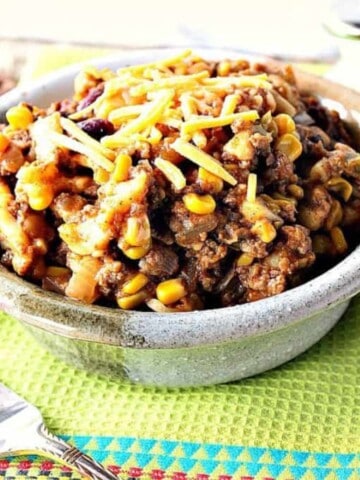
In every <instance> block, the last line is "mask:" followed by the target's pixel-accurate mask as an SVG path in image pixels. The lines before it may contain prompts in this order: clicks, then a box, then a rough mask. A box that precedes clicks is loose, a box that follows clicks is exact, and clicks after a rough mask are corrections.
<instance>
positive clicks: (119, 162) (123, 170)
mask: <svg viewBox="0 0 360 480" xmlns="http://www.w3.org/2000/svg"><path fill="white" fill-rule="evenodd" d="M131 165H132V160H131V157H130V155H126V154H124V153H119V155H118V156H117V157H116V159H115V168H114V170H113V172H112V175H111V179H112V180H114V182H123V181H125V180H128V178H129V170H130V168H131Z"/></svg>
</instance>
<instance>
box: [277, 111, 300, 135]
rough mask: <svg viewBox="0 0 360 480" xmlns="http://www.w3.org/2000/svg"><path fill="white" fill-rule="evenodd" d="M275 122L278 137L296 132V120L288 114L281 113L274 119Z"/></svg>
mask: <svg viewBox="0 0 360 480" xmlns="http://www.w3.org/2000/svg"><path fill="white" fill-rule="evenodd" d="M274 121H275V123H276V125H277V128H278V135H279V136H281V135H284V134H285V133H293V132H295V129H296V126H295V122H294V120H293V119H292V118H291V117H290V115H287V114H286V113H279V114H278V115H276V117H274Z"/></svg>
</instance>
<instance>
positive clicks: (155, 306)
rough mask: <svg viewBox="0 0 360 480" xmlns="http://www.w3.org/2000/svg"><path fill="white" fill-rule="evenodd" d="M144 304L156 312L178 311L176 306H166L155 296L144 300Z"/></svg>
mask: <svg viewBox="0 0 360 480" xmlns="http://www.w3.org/2000/svg"><path fill="white" fill-rule="evenodd" d="M146 305H147V306H148V307H149V308H150V309H151V310H153V311H154V312H158V313H173V312H178V310H177V309H176V308H171V307H167V306H166V305H164V304H163V303H161V302H160V300H158V299H157V298H152V299H151V300H148V301H147V302H146Z"/></svg>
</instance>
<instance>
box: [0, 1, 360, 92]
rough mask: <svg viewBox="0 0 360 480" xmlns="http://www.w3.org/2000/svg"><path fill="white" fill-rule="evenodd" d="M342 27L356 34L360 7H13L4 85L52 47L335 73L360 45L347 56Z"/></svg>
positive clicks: (6, 19)
mask: <svg viewBox="0 0 360 480" xmlns="http://www.w3.org/2000/svg"><path fill="white" fill-rule="evenodd" d="M329 19H330V20H329ZM343 20H345V22H347V26H348V27H349V28H352V29H353V31H352V33H353V34H354V33H357V34H358V33H359V28H358V27H360V0H341V1H338V2H334V1H332V0H297V1H295V0H293V1H290V0H271V1H269V0H256V1H254V2H250V1H249V0H246V1H244V0H237V1H235V0H221V1H213V2H211V1H210V0H209V1H207V2H205V1H200V0H181V2H165V1H163V0H151V1H148V0H137V1H136V2H132V1H128V2H125V1H121V0H120V1H119V0H101V1H97V2H90V1H83V0H51V1H48V2H44V1H43V0H32V1H31V2H23V0H12V2H6V5H3V8H2V12H1V16H0V71H1V72H2V77H1V78H2V84H1V85H2V89H5V88H8V87H9V86H10V85H11V82H12V81H16V80H17V79H18V78H19V76H22V75H23V76H25V77H26V72H27V71H29V69H30V70H31V68H32V65H33V64H34V62H37V61H38V56H39V55H40V54H41V52H42V51H43V49H44V48H47V49H48V48H49V45H51V46H52V45H54V46H55V47H56V48H54V50H53V52H54V53H53V54H54V55H55V56H56V55H57V54H60V53H61V51H62V50H63V49H68V48H69V46H71V47H73V48H81V49H83V50H89V51H90V52H91V51H93V52H94V55H95V56H96V55H97V54H98V53H99V54H100V53H103V50H106V51H108V50H110V51H111V52H112V51H113V50H114V51H118V50H121V49H124V48H135V47H146V48H147V47H153V46H169V45H170V46H173V45H176V46H182V45H184V46H185V45H186V46H188V45H191V46H210V47H211V46H217V47H230V48H231V49H236V50H239V52H244V53H248V52H250V53H260V54H265V55H269V56H275V57H277V58H282V59H285V60H289V61H295V62H313V63H325V64H327V65H330V66H335V65H337V64H338V62H339V60H340V59H342V58H343V56H344V52H345V54H346V52H347V50H346V48H353V47H354V45H355V44H356V46H357V48H358V49H359V45H360V40H359V39H358V40H357V41H356V40H354V39H352V40H351V41H349V40H347V41H348V43H349V45H348V47H346V48H345V49H344V47H343V45H342V42H343V40H341V39H340V38H338V37H339V36H344V35H339V32H340V34H341V33H344V32H342V31H341V28H344V24H343V22H342V21H343ZM324 24H327V28H325V27H324ZM329 24H330V28H329ZM333 27H334V28H333ZM334 30H336V32H334ZM329 31H332V34H331V33H329ZM334 33H336V34H337V36H336V35H334ZM345 33H346V32H345ZM350 33H351V32H350ZM345 36H346V35H345ZM355 36H356V35H355ZM359 38H360V37H359ZM350 44H351V45H352V46H351V45H350ZM99 48H100V49H101V50H99V51H98V49H99ZM345 56H346V55H345ZM358 56H359V58H360V55H358ZM354 61H355V60H354V59H353V62H354ZM358 65H360V63H359V64H358ZM342 70H343V67H342ZM333 72H335V77H336V76H338V74H336V68H335V69H333ZM358 73H360V68H359V71H358ZM345 77H346V75H345ZM345 81H346V78H345Z"/></svg>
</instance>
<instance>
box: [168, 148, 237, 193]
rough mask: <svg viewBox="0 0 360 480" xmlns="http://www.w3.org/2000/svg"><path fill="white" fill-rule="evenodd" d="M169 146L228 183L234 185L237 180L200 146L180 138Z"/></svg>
mask: <svg viewBox="0 0 360 480" xmlns="http://www.w3.org/2000/svg"><path fill="white" fill-rule="evenodd" d="M171 148H172V149H173V150H175V151H176V152H178V153H180V155H182V156H183V157H185V158H188V159H189V160H191V161H192V162H194V163H196V165H198V166H199V167H203V168H205V170H208V171H209V172H211V173H213V174H214V175H216V176H218V177H220V178H222V179H223V180H225V182H228V183H230V185H236V183H237V180H236V179H235V178H234V177H233V176H232V175H230V173H229V172H227V171H226V170H225V168H224V167H222V166H221V165H220V163H218V162H217V160H215V158H213V157H212V156H211V155H209V154H208V153H206V152H203V151H202V150H200V148H197V147H195V146H194V145H192V144H191V143H189V142H186V141H185V140H183V139H181V138H177V139H176V140H175V142H174V143H172V145H171Z"/></svg>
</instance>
